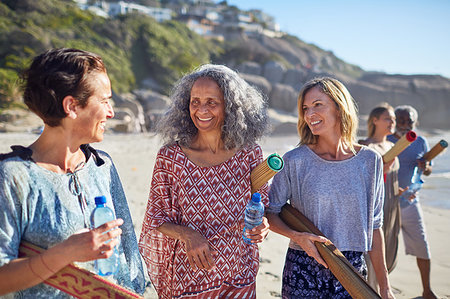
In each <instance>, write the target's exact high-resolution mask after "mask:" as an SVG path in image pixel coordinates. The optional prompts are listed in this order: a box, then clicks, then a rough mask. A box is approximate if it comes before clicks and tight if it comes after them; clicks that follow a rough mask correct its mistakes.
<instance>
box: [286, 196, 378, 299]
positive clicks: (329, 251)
mask: <svg viewBox="0 0 450 299" xmlns="http://www.w3.org/2000/svg"><path fill="white" fill-rule="evenodd" d="M280 217H281V219H282V220H283V221H284V222H285V223H286V224H287V225H288V226H289V227H290V228H292V229H293V230H296V231H299V232H307V233H312V234H315V235H319V236H324V234H323V233H322V232H321V231H320V230H319V229H318V228H317V227H316V226H315V225H314V224H313V223H312V222H311V221H310V220H309V219H308V218H306V217H305V216H304V215H303V214H302V213H301V212H300V211H298V210H297V209H295V208H294V207H292V206H291V205H289V204H286V205H284V206H283V208H282V209H281V212H280ZM324 237H325V236H324ZM314 245H315V246H316V248H317V250H318V251H319V253H320V255H321V256H322V258H323V259H324V260H325V262H326V263H327V265H328V267H329V269H330V271H331V272H332V273H333V275H334V276H335V277H336V278H337V279H338V280H339V282H340V283H341V284H342V286H343V287H344V288H345V289H346V290H347V292H348V293H349V294H350V296H352V298H355V299H366V298H374V299H375V298H381V297H380V296H379V295H378V294H377V293H376V292H375V291H374V290H373V289H372V288H371V287H370V286H369V285H368V284H367V282H366V281H365V279H364V278H363V277H362V276H361V275H360V274H359V273H358V272H357V271H356V269H355V268H354V267H353V265H352V264H350V262H349V261H348V260H347V259H346V258H345V256H344V255H343V254H342V252H340V251H339V249H337V248H336V246H334V244H333V243H331V242H326V243H321V242H314Z"/></svg>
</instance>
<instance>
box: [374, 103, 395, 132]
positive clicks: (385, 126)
mask: <svg viewBox="0 0 450 299" xmlns="http://www.w3.org/2000/svg"><path fill="white" fill-rule="evenodd" d="M373 124H374V125H375V128H376V130H377V131H378V132H379V133H380V134H382V135H383V136H387V135H390V134H393V133H394V132H395V113H394V111H392V110H389V109H388V110H386V111H384V112H383V113H382V114H380V116H379V117H378V118H376V117H375V118H374V120H373Z"/></svg>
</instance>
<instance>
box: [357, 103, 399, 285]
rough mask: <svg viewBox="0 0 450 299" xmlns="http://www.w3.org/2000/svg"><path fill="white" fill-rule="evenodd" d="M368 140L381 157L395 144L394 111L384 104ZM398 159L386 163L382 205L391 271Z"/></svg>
mask: <svg viewBox="0 0 450 299" xmlns="http://www.w3.org/2000/svg"><path fill="white" fill-rule="evenodd" d="M367 126H368V131H367V132H368V138H367V139H365V140H361V141H359V143H361V144H363V145H367V146H369V147H370V148H372V149H374V150H376V151H377V152H378V153H380V154H381V155H384V154H385V153H386V152H387V151H389V150H390V149H391V148H392V147H393V146H394V144H393V143H392V142H390V141H388V140H387V136H388V135H390V134H393V133H394V132H395V113H394V108H392V106H390V105H389V104H383V105H381V106H378V107H376V108H374V109H373V110H372V111H371V112H370V114H369V119H368V121H367ZM399 167H400V164H399V162H398V158H395V159H394V160H392V161H391V162H388V163H384V164H383V173H384V204H383V215H384V216H383V218H384V220H383V233H384V242H385V254H386V266H387V269H388V272H391V271H392V270H393V269H394V267H395V265H396V263H397V252H398V237H399V232H400V204H399V200H398V196H399V195H400V191H399V189H400V188H399V186H398V169H399ZM367 280H368V282H369V284H370V285H371V286H372V287H373V288H374V289H376V288H377V281H376V277H375V273H374V270H373V267H372V265H371V264H370V261H369V262H368V279H367Z"/></svg>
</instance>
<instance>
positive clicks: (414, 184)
mask: <svg viewBox="0 0 450 299" xmlns="http://www.w3.org/2000/svg"><path fill="white" fill-rule="evenodd" d="M421 176H422V171H421V170H419V167H417V166H416V168H414V174H413V176H412V178H411V184H410V185H409V186H408V189H407V190H406V191H405V192H403V194H402V195H401V196H400V197H401V199H402V200H403V202H406V203H414V202H416V201H417V199H414V200H412V201H410V200H409V198H410V197H411V195H413V194H414V193H416V192H417V191H419V190H420V189H421V188H422V184H423V181H422V179H421Z"/></svg>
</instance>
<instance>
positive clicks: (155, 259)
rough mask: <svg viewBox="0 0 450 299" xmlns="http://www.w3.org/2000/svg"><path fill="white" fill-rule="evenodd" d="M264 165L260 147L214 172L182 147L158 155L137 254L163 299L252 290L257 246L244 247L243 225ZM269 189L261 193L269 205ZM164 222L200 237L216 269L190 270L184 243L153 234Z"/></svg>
mask: <svg viewBox="0 0 450 299" xmlns="http://www.w3.org/2000/svg"><path fill="white" fill-rule="evenodd" d="M262 160H263V156H262V151H261V148H260V147H259V146H258V145H255V146H253V147H252V148H244V149H242V150H239V151H238V152H236V154H235V155H234V156H233V157H231V158H230V159H228V160H227V161H225V162H223V163H221V164H219V165H216V166H212V167H199V166H197V165H196V164H194V163H193V162H192V161H190V160H189V159H188V158H187V157H186V155H185V154H184V153H183V152H182V150H181V148H180V147H179V146H178V145H171V146H165V147H162V148H161V149H160V150H159V153H158V155H157V158H156V163H155V167H154V169H153V178H152V183H151V190H150V196H149V201H148V206H147V212H146V214H145V218H144V223H143V226H142V232H141V237H140V241H139V249H140V251H141V254H142V256H143V258H144V260H145V262H146V264H147V268H148V274H149V276H150V278H151V280H152V283H153V285H154V287H155V289H156V290H157V292H158V295H159V297H160V298H181V297H199V296H202V295H206V294H208V297H218V296H215V295H212V294H213V293H214V292H215V291H219V290H220V289H223V288H224V287H226V288H228V289H229V287H230V286H231V287H232V288H235V289H239V288H243V289H248V287H249V286H252V287H253V289H254V283H255V280H256V274H257V272H258V266H259V255H258V246H257V245H248V244H246V243H244V242H243V240H242V231H241V229H240V223H241V222H242V221H243V219H244V209H245V206H246V204H247V202H248V201H249V200H250V197H251V194H250V193H251V189H250V173H251V170H253V169H254V168H255V167H256V166H257V165H258V164H259V163H261V162H262ZM267 189H268V186H267V184H266V185H265V186H264V187H263V188H261V190H260V191H261V195H262V200H263V202H264V204H265V205H267V204H268V197H267V191H268V190H267ZM165 222H171V223H175V224H179V225H183V226H189V227H191V228H193V229H195V230H197V231H198V232H200V233H201V234H202V235H203V236H204V237H205V238H206V239H207V240H208V242H209V245H210V247H211V248H212V250H214V251H217V254H216V255H214V256H213V257H214V260H215V263H216V269H214V270H211V271H209V272H208V271H207V270H200V269H198V270H193V269H191V267H190V265H189V262H188V259H187V255H186V250H185V246H184V243H183V242H181V241H178V240H175V239H172V238H170V237H168V236H166V235H164V234H162V233H160V232H158V231H157V230H155V228H157V227H159V226H160V225H162V224H163V223H165ZM238 293H239V291H238ZM214 294H216V293H214ZM210 295H212V296H210ZM247 295H248V294H247ZM237 297H239V298H242V297H246V296H240V295H239V296H237ZM252 297H254V296H252Z"/></svg>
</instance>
